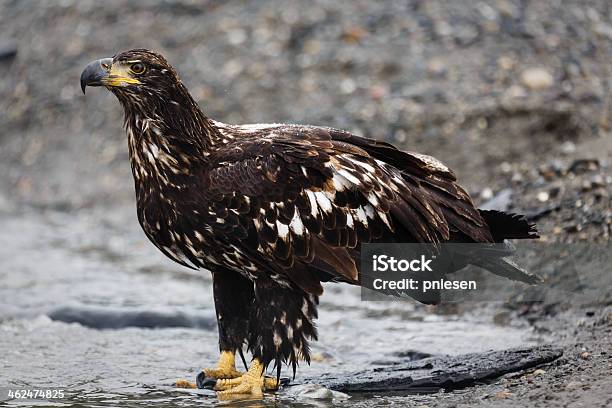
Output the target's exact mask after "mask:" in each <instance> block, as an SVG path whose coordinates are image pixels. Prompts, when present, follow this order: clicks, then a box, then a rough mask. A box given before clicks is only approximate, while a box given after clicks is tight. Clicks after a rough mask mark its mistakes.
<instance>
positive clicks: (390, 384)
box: [307, 346, 563, 394]
mask: <svg viewBox="0 0 612 408" xmlns="http://www.w3.org/2000/svg"><path fill="white" fill-rule="evenodd" d="M562 355H563V351H562V350H561V349H559V348H553V347H552V346H541V347H535V348H517V349H510V350H502V351H488V352H485V353H470V354H464V355H460V356H439V357H429V358H425V359H421V360H417V361H409V362H407V363H402V364H399V365H394V366H391V367H380V368H372V369H369V370H365V371H362V372H357V373H354V374H350V375H342V376H334V375H324V376H321V377H319V378H316V379H313V380H312V381H307V382H317V383H319V384H322V385H323V386H325V387H327V388H329V389H331V390H336V391H342V392H349V393H377V394H380V393H385V394H413V393H432V392H438V391H440V390H455V389H460V388H465V387H470V386H474V385H477V384H479V383H483V382H488V381H492V380H495V379H496V378H499V377H500V376H502V375H504V374H507V373H513V372H517V371H521V370H525V369H529V368H533V367H537V366H539V365H542V364H546V363H550V362H552V361H554V360H556V359H558V358H559V357H561V356H562Z"/></svg>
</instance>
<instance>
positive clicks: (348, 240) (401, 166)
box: [203, 126, 492, 294]
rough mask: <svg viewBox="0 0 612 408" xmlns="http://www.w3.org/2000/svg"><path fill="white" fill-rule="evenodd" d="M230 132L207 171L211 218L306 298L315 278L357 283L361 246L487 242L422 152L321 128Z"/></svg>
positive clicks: (470, 209)
mask: <svg viewBox="0 0 612 408" xmlns="http://www.w3.org/2000/svg"><path fill="white" fill-rule="evenodd" d="M228 134H229V133H228ZM233 134H234V137H232V140H231V141H230V142H229V143H227V144H226V145H224V146H223V147H222V148H219V149H217V150H216V151H214V152H213V153H212V154H211V156H210V157H209V159H210V160H209V162H210V163H214V165H213V167H212V168H209V169H207V171H206V172H205V176H204V178H205V182H204V184H205V185H204V186H203V187H204V188H203V191H204V192H203V194H205V195H206V200H207V202H208V203H209V207H210V208H209V213H210V214H211V215H212V218H211V222H213V223H215V225H214V231H215V233H216V234H217V235H218V236H219V238H220V239H222V240H224V241H226V242H231V243H232V246H233V247H234V248H236V247H238V246H239V250H240V251H241V252H242V253H243V254H244V255H245V256H247V257H248V258H249V260H250V261H251V262H253V263H255V264H256V265H257V266H258V269H264V270H268V271H269V272H270V273H271V275H272V278H273V279H276V280H277V281H279V282H289V283H291V284H294V285H296V286H298V287H300V288H302V289H303V290H305V291H306V292H308V293H313V294H321V293H322V287H321V285H320V281H321V280H342V281H347V282H350V283H359V268H358V263H359V262H358V258H359V252H360V244H361V243H367V242H431V243H439V242H443V241H448V240H450V239H452V237H453V235H460V236H461V237H462V238H463V240H465V239H467V240H473V241H476V242H491V241H492V238H491V235H490V232H489V230H488V227H487V226H486V223H485V222H484V221H483V219H482V217H481V216H480V213H479V212H478V210H477V209H476V208H474V206H473V204H472V202H471V200H470V198H469V196H468V195H467V193H465V191H464V190H462V189H461V188H460V187H459V186H458V185H457V184H455V176H454V175H453V174H452V172H451V171H450V170H448V169H447V168H446V166H444V165H443V164H442V163H440V162H438V161H437V160H435V159H433V158H431V157H429V156H424V155H419V154H416V153H408V152H403V151H400V150H398V149H396V148H395V147H393V146H392V145H390V144H387V143H384V142H378V141H374V140H371V139H366V138H361V137H357V136H355V135H352V134H350V133H347V132H343V131H339V130H335V129H330V128H323V127H306V126H273V127H270V128H267V129H260V130H258V131H257V133H256V134H252V132H245V133H244V134H240V132H239V129H237V128H234V133H233Z"/></svg>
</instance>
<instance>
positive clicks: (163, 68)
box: [81, 49, 181, 102]
mask: <svg viewBox="0 0 612 408" xmlns="http://www.w3.org/2000/svg"><path fill="white" fill-rule="evenodd" d="M87 86H104V87H106V88H107V89H108V90H109V91H111V92H112V93H114V94H115V95H116V96H117V97H118V98H119V100H121V101H122V102H128V100H132V102H133V100H138V101H141V102H142V100H143V99H150V98H156V99H160V98H161V99H162V100H163V99H165V98H167V97H169V96H170V95H169V93H170V92H172V90H175V89H176V88H177V86H181V82H180V80H179V77H178V74H177V73H176V71H175V70H174V68H172V66H170V64H168V61H166V59H165V58H164V57H163V56H161V55H160V54H158V53H156V52H154V51H150V50H146V49H134V50H129V51H124V52H121V53H119V54H116V55H115V56H114V57H112V58H103V59H99V60H96V61H92V62H91V63H89V64H88V65H87V66H86V67H85V69H84V70H83V73H82V74H81V89H82V90H83V93H85V88H86V87H87Z"/></svg>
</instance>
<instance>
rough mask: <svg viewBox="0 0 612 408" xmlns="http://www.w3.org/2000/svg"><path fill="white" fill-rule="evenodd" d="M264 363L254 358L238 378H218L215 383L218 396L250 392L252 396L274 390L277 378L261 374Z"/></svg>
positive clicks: (276, 386)
mask: <svg viewBox="0 0 612 408" xmlns="http://www.w3.org/2000/svg"><path fill="white" fill-rule="evenodd" d="M263 373H264V365H263V364H262V362H261V361H260V360H259V359H257V358H255V359H253V362H252V363H251V366H250V367H249V371H247V372H246V373H245V374H243V375H242V376H240V377H238V378H231V379H219V380H217V384H216V385H215V390H216V391H219V393H218V395H219V397H220V398H223V397H227V396H232V395H237V394H239V395H244V394H250V395H251V396H253V397H263V392H264V391H267V390H276V389H277V388H278V380H277V379H276V378H272V377H267V376H264V375H263Z"/></svg>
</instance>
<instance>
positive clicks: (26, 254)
mask: <svg viewBox="0 0 612 408" xmlns="http://www.w3.org/2000/svg"><path fill="white" fill-rule="evenodd" d="M0 223H1V225H2V229H0V262H1V265H0V356H2V357H1V359H0V367H1V371H0V390H2V389H3V390H4V391H6V388H7V387H8V388H11V389H20V388H29V387H37V388H43V387H44V388H62V389H64V390H66V397H65V398H64V399H63V400H51V401H48V402H47V401H45V402H44V404H45V405H47V406H48V405H49V403H51V404H52V405H58V406H61V404H71V403H81V404H83V405H87V406H92V405H93V406H116V405H118V404H121V406H150V405H157V406H166V405H168V406H169V405H188V404H193V403H194V402H198V403H200V404H205V405H206V404H211V405H212V404H217V403H219V401H218V400H217V399H216V396H215V394H214V393H212V392H210V391H204V390H203V391H200V390H197V391H192V390H177V389H175V388H173V386H172V384H173V382H174V381H175V380H176V379H177V378H187V379H190V380H193V379H194V378H195V376H196V374H197V373H198V371H199V370H200V369H201V368H202V367H207V366H213V365H214V364H215V362H216V358H217V356H218V347H217V333H216V325H215V321H214V309H213V302H212V290H211V281H210V276H209V274H208V272H206V271H200V272H197V271H190V270H187V269H185V268H182V267H180V266H178V265H175V264H173V263H172V262H170V261H168V260H166V259H165V258H164V257H163V255H161V254H159V253H158V252H157V250H156V249H155V248H154V247H153V246H152V245H151V244H150V243H149V242H148V241H146V239H145V238H144V235H143V234H142V233H141V232H140V230H139V227H138V225H137V224H136V221H135V216H132V214H131V209H130V208H121V209H118V210H116V211H112V212H104V213H102V212H96V213H89V212H80V213H78V214H65V213H58V212H45V213H39V212H32V213H26V214H19V216H14V215H13V216H9V215H2V216H0ZM479 310H480V311H481V312H482V311H483V310H485V312H482V313H480V312H479V313H474V314H465V313H464V314H462V315H454V314H447V315H442V314H434V313H432V309H428V308H426V307H422V306H419V305H415V304H414V303H409V302H364V301H361V298H360V292H359V290H358V289H357V288H353V287H348V286H341V285H328V286H326V293H325V295H324V296H323V298H322V300H321V306H320V313H319V314H320V319H319V321H318V326H319V337H320V341H319V342H316V343H314V344H313V345H312V351H313V363H312V365H311V366H307V365H304V366H302V367H300V368H299V369H298V374H297V377H296V380H295V381H294V384H299V383H311V384H316V378H317V376H319V375H321V374H323V373H329V372H334V373H347V375H350V373H352V372H356V371H359V370H360V369H361V368H363V367H371V366H373V365H377V364H386V363H389V362H393V361H398V359H399V358H400V357H398V353H401V352H405V351H408V350H417V351H419V352H424V353H430V354H462V353H468V352H477V351H484V350H490V349H504V348H509V347H515V346H520V345H525V344H533V343H534V341H533V340H532V338H531V337H532V333H531V331H530V330H529V329H526V328H521V327H509V326H499V325H495V324H493V323H492V319H491V315H490V314H487V313H486V309H479ZM71 321H73V322H72V323H69V322H71ZM74 321H79V322H81V323H83V324H81V323H75V322H74ZM143 321H144V322H145V323H144V324H143V323H142V322H143ZM100 325H102V326H103V327H113V328H111V329H108V328H107V329H99V328H97V327H100ZM135 325H138V326H143V325H144V326H156V325H162V326H164V327H157V328H153V327H135ZM168 326H178V327H168ZM288 372H289V371H288V370H287V371H286V372H285V374H286V375H288ZM3 387H4V388H3ZM4 394H5V392H4ZM305 394H308V393H306V391H305V390H304V389H303V388H300V387H296V386H291V387H287V388H285V389H283V390H282V391H281V392H279V393H277V394H276V395H271V396H268V397H267V399H266V400H265V401H264V402H263V403H262V402H257V403H255V404H258V405H278V404H283V405H284V404H289V405H293V406H304V405H312V404H315V405H317V404H320V403H323V402H322V401H320V400H319V401H317V400H316V399H313V398H310V397H308V396H306V395H305ZM319 394H325V393H319ZM309 395H311V396H312V395H313V394H312V393H311V394H309ZM406 398H409V399H411V400H414V401H419V400H420V399H424V398H427V397H420V396H410V397H385V396H378V397H375V399H374V400H366V399H364V398H361V397H359V396H352V397H351V398H350V399H349V400H343V399H336V400H334V401H333V402H334V405H348V404H352V405H354V404H355V403H362V404H365V405H370V404H371V403H373V402H375V403H376V404H375V405H387V404H394V403H402V401H403V399H406ZM328 402H329V401H328ZM41 403H43V402H42V401H41ZM1 404H2V402H1V400H0V405H1ZM8 404H9V405H16V404H17V403H16V401H11V402H9V403H8ZM28 404H30V403H28ZM244 404H247V405H250V404H253V402H244Z"/></svg>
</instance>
